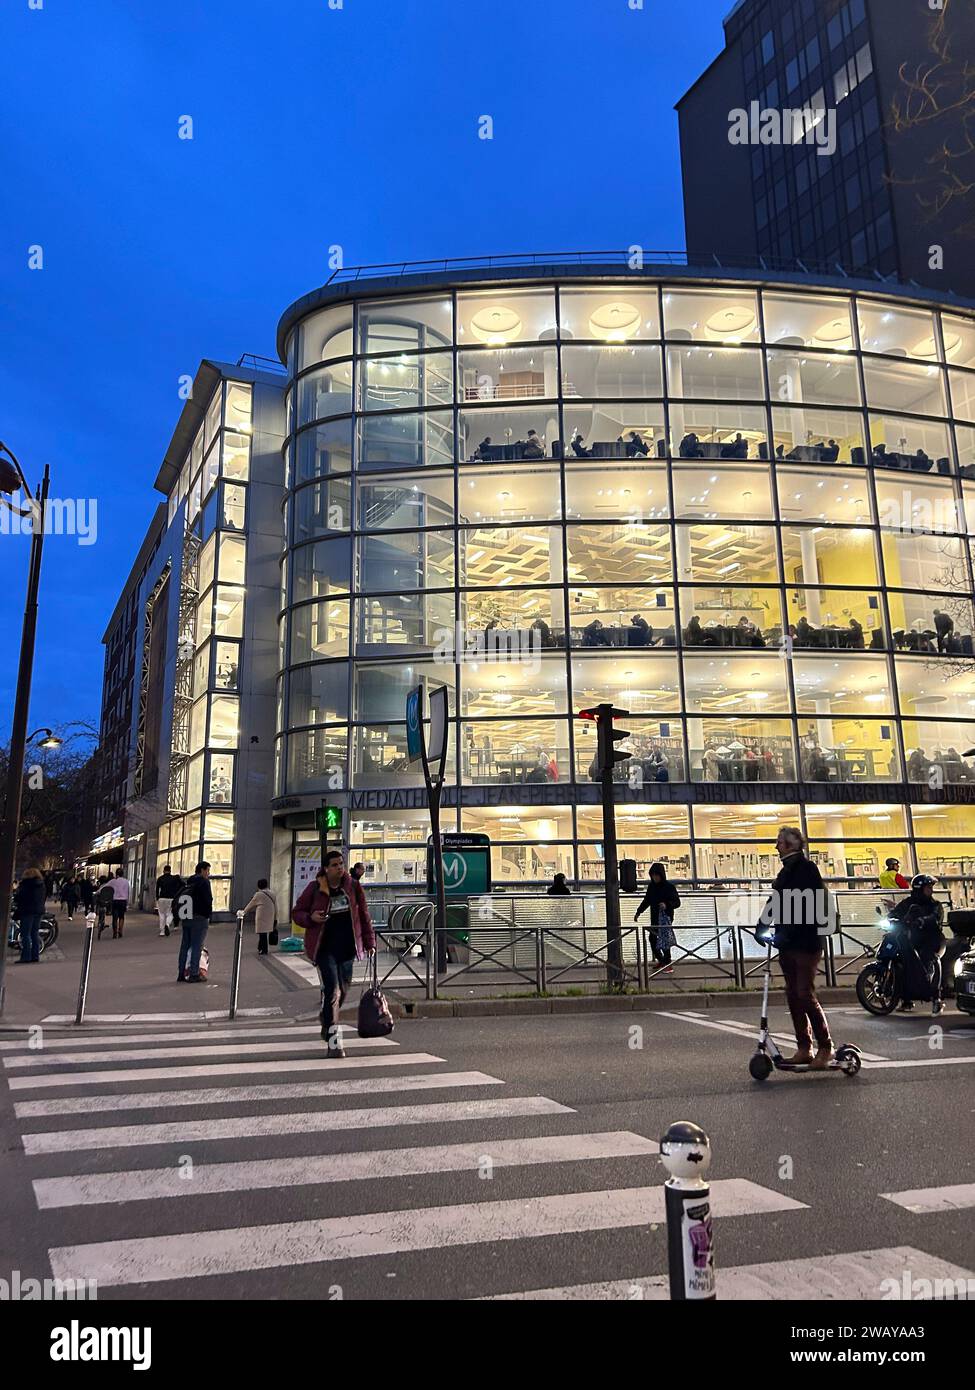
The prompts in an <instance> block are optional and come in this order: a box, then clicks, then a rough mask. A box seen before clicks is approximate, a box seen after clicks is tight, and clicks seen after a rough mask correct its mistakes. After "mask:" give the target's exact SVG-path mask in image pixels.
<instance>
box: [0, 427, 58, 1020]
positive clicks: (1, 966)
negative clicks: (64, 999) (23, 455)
mask: <svg viewBox="0 0 975 1390" xmlns="http://www.w3.org/2000/svg"><path fill="white" fill-rule="evenodd" d="M50 482H51V470H50V469H49V468H45V469H44V477H43V479H42V481H41V484H40V486H39V487H38V488H37V490H36V492H35V494H34V498H33V500H30V498H31V491H30V486H29V484H28V482H27V480H26V478H25V477H24V473H23V469H22V468H21V466H20V464H19V463H18V461H17V459H16V457H15V455H14V454H13V452H12V451H11V450H10V449H8V447H7V446H6V444H3V443H2V442H0V501H2V502H3V503H4V505H5V506H6V507H7V508H8V509H9V510H10V511H11V512H13V513H14V515H15V516H21V517H27V516H30V518H31V542H30V564H29V567H28V570H27V601H26V604H25V605H24V627H23V634H22V636H21V639H20V665H19V666H18V669H17V694H16V697H15V699H14V717H13V724H12V726H11V730H10V759H9V762H8V764H7V795H6V799H5V803H4V806H5V811H4V817H3V825H2V828H0V1015H2V1013H3V1006H4V998H5V994H6V972H7V936H8V933H9V931H10V899H11V893H12V890H13V877H14V870H15V867H16V862H17V841H18V832H19V830H20V805H21V798H22V795H23V789H24V754H25V751H26V748H27V715H28V711H29V708H30V687H31V677H32V676H33V671H34V643H35V639H36V636H37V592H38V589H39V587H40V582H41V552H42V550H43V547H44V519H45V515H46V511H47V494H48V489H49V487H50ZM21 487H22V488H23V490H24V495H25V497H26V498H27V499H28V501H27V507H26V509H22V508H20V507H17V506H15V505H14V503H13V502H10V501H8V500H7V498H6V496H4V495H3V494H5V493H13V492H15V491H19V489H20V488H21Z"/></svg>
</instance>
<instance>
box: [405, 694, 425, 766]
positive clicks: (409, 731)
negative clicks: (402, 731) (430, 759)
mask: <svg viewBox="0 0 975 1390" xmlns="http://www.w3.org/2000/svg"><path fill="white" fill-rule="evenodd" d="M422 702H423V687H422V686H421V685H418V686H417V687H416V689H415V690H411V691H410V693H409V694H408V695H407V697H406V755H407V757H408V758H409V760H410V762H411V763H415V762H418V761H419V759H420V758H422V757H423V712H422Z"/></svg>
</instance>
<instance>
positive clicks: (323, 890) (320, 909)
mask: <svg viewBox="0 0 975 1390" xmlns="http://www.w3.org/2000/svg"><path fill="white" fill-rule="evenodd" d="M291 917H292V920H293V921H294V923H295V925H296V926H299V927H302V928H303V929H304V933H305V956H306V958H307V959H308V960H310V961H311V962H312V964H313V965H315V966H317V967H318V974H319V976H320V978H321V982H322V1013H321V1020H322V1037H323V1038H324V1039H325V1041H326V1042H327V1044H328V1056H329V1057H344V1056H345V1051H344V1049H343V1047H342V1034H341V1031H340V1030H339V1011H340V1009H341V1007H342V1005H343V1004H344V1003H345V996H346V995H347V994H348V992H349V986H350V985H351V984H352V970H353V966H354V963H355V961H356V960H357V959H358V960H364V959H365V957H366V956H367V955H369V954H371V953H373V952H374V951H375V949H376V933H375V932H374V931H373V929H372V919H371V917H370V916H369V908H368V907H367V905H366V895H365V893H364V892H363V890H362V885H361V883H358V882H357V881H356V880H355V879H354V878H353V877H352V875H351V874H348V873H346V869H345V859H344V857H343V855H342V852H341V851H340V850H337V849H333V850H329V852H328V854H326V856H325V863H324V864H323V865H322V867H321V869H319V871H318V874H317V876H316V878H315V882H314V883H309V885H308V887H307V888H306V889H305V891H304V892H303V893H302V895H301V897H300V898H299V899H298V901H297V902H296V903H295V905H294V908H293V909H292V913H291Z"/></svg>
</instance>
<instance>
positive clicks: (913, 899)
mask: <svg viewBox="0 0 975 1390" xmlns="http://www.w3.org/2000/svg"><path fill="white" fill-rule="evenodd" d="M887 916H888V918H889V919H890V921H892V922H902V923H903V924H904V926H905V927H906V928H907V929H908V934H909V937H910V942H911V945H912V946H913V947H914V949H915V950H916V951H921V952H924V954H926V955H937V954H938V953H939V952H940V951H941V949H942V948H943V946H944V945H945V934H944V931H943V926H944V920H945V910H944V905H943V904H942V903H939V902H937V901H936V899H934V898H928V897H925V895H924V894H923V893H921V892H912V893H911V896H910V897H909V898H904V899H903V900H902V901H901V902H899V903H898V904H897V906H896V907H895V908H892V909H891V911H890V912H889V913H888V914H887Z"/></svg>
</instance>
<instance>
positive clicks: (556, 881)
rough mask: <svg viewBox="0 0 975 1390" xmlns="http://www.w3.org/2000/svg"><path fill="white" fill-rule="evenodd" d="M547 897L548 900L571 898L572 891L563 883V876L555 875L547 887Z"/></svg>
mask: <svg viewBox="0 0 975 1390" xmlns="http://www.w3.org/2000/svg"><path fill="white" fill-rule="evenodd" d="M547 895H548V897H550V898H571V897H572V890H571V888H570V887H569V885H568V884H567V883H566V881H565V874H556V875H555V876H554V878H553V879H552V882H551V883H550V884H549V886H548V890H547Z"/></svg>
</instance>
